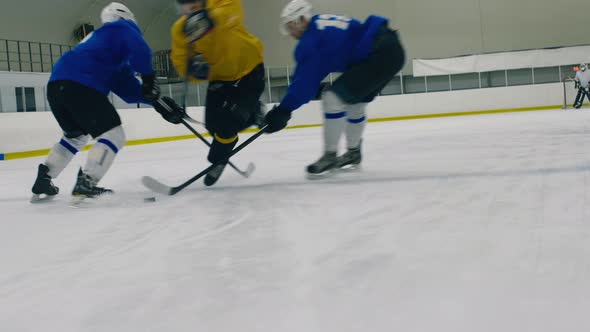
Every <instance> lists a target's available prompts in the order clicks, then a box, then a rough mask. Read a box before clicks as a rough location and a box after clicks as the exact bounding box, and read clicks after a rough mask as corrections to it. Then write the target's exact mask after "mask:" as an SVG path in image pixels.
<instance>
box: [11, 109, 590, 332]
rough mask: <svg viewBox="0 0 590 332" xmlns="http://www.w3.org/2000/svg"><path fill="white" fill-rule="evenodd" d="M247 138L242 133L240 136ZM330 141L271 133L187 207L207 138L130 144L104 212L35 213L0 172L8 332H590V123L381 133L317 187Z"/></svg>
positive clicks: (520, 118)
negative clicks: (172, 189) (167, 191)
mask: <svg viewBox="0 0 590 332" xmlns="http://www.w3.org/2000/svg"><path fill="white" fill-rule="evenodd" d="M243 140H244V138H243V137H242V141H243ZM320 140H321V129H320V128H313V129H299V130H290V131H285V132H282V133H280V134H277V135H273V136H263V137H262V138H261V139H260V140H259V141H257V142H255V143H254V144H252V145H251V146H249V147H248V148H246V149H245V150H244V151H243V152H242V153H240V155H239V156H238V157H237V158H235V159H234V162H235V163H236V164H238V165H242V166H243V167H245V166H246V164H247V163H248V162H250V161H253V162H255V163H256V165H257V170H256V172H255V173H254V175H253V177H252V178H251V179H243V178H241V177H240V176H239V175H238V174H237V173H236V172H234V171H233V170H232V169H230V168H228V169H226V171H225V173H224V176H223V177H222V179H221V180H220V182H219V184H218V185H217V186H216V187H214V188H205V187H204V186H203V185H202V183H201V182H200V181H199V182H198V183H196V184H195V185H193V186H191V187H189V188H188V189H187V190H186V191H183V192H181V193H180V194H178V195H177V196H175V197H161V196H157V201H156V202H155V203H144V202H143V198H144V197H148V196H153V195H152V194H150V193H149V192H148V191H147V190H146V189H144V188H143V187H142V185H141V183H140V181H139V179H140V177H141V176H142V175H151V176H154V177H156V178H158V179H160V180H162V181H163V182H166V183H170V184H178V183H180V182H182V181H184V180H185V179H188V178H190V177H191V176H193V175H194V174H196V173H197V172H199V171H200V170H201V169H202V168H204V167H205V166H207V164H206V163H205V155H206V150H205V148H204V145H203V144H202V143H201V142H199V141H197V140H187V141H178V142H173V143H161V144H154V145H146V146H137V147H128V148H126V149H124V150H123V151H122V153H120V155H119V158H118V159H117V161H116V162H115V165H114V166H113V168H112V170H111V172H110V173H109V174H108V175H107V177H106V178H105V179H104V180H103V182H102V183H101V184H102V185H105V186H107V187H110V188H113V189H114V190H115V191H117V195H116V196H115V197H113V198H112V199H110V200H108V201H102V202H99V203H97V204H95V205H93V206H90V207H87V208H82V209H73V208H70V207H69V206H68V200H69V197H68V193H69V191H70V190H71V188H72V186H73V183H74V178H75V173H76V171H77V169H76V167H77V166H79V165H81V164H82V163H83V160H84V158H85V154H81V155H79V156H78V157H77V158H76V159H75V160H74V163H73V165H71V166H70V167H69V168H68V169H67V170H66V172H64V174H62V176H61V177H60V178H58V179H57V180H56V181H55V182H56V184H57V185H58V186H60V188H61V189H62V194H61V195H60V197H59V199H57V200H56V201H54V202H51V203H48V204H43V205H30V204H28V199H29V190H30V187H31V185H32V182H33V180H34V176H35V172H36V165H37V164H38V163H39V162H41V161H42V160H43V158H35V159H23V160H15V161H4V162H0V331H10V332H21V331H35V332H38V331H60V332H66V331H72V332H81V331H84V332H86V331H97V332H98V331H101V332H102V331H109V332H112V331H121V332H129V331H173V332H185V331H186V332H189V331H191V332H193V331H203V332H217V331H224V332H225V331H228V332H230V331H231V332H235V331H244V332H246V331H247V332H254V331H261V332H347V331H359V332H361V331H362V332H377V331H383V332H386V331H388V332H389V331H404V332H409V331H412V332H414V331H415V332H419V331H420V332H430V331H452V332H462V331H465V332H476V331H477V332H482V331H486V332H487V331H489V332H498V331H502V332H506V331H514V332H517V331H518V332H524V331H535V332H544V331H547V332H549V331H588V330H590V314H589V313H590V226H589V224H590V219H589V218H590V207H589V203H590V195H589V193H588V190H589V188H590V183H589V182H588V177H589V172H590V156H589V154H590V112H588V111H567V112H564V111H545V112H527V113H513V114H498V115H487V116H475V117H458V118H442V119H429V120H417V121H402V122H388V123H374V124H369V125H368V127H367V131H366V137H365V144H364V157H365V161H364V169H363V171H362V172H359V173H351V174H340V175H338V176H335V177H332V178H330V179H327V180H324V181H315V182H310V181H308V180H306V179H305V178H304V173H303V170H304V167H305V165H307V164H308V163H310V162H312V161H314V160H315V159H317V158H318V157H319V156H320V150H321V143H320V142H321V141H320Z"/></svg>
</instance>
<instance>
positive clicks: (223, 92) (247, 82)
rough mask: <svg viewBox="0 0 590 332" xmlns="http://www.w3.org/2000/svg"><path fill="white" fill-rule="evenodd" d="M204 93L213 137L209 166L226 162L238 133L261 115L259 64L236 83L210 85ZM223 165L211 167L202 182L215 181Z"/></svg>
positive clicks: (261, 84) (260, 68)
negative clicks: (205, 93)
mask: <svg viewBox="0 0 590 332" xmlns="http://www.w3.org/2000/svg"><path fill="white" fill-rule="evenodd" d="M212 84H213V88H212V89H209V91H208V94H207V106H206V111H205V113H206V115H205V116H206V120H205V122H206V123H207V128H208V130H209V132H210V133H211V134H212V136H213V143H212V144H211V149H210V150H209V155H208V160H209V162H211V163H214V164H215V163H219V162H221V161H227V160H228V158H229V155H230V154H231V151H232V150H233V148H234V147H235V146H236V144H237V142H238V133H239V132H240V131H242V130H244V129H246V128H248V127H250V126H251V125H253V124H255V122H256V118H257V113H259V112H261V111H262V110H261V103H260V96H261V95H262V92H263V91H264V86H265V84H264V66H263V65H259V66H258V67H256V68H255V69H254V70H253V71H252V72H251V73H249V74H248V75H246V76H244V77H243V78H242V79H240V80H239V81H237V82H231V83H230V82H223V83H215V82H213V83H212ZM226 164H227V163H223V164H221V165H219V166H218V167H215V168H214V169H213V170H211V172H209V174H207V176H205V179H204V183H205V185H207V186H212V185H213V184H215V183H216V182H217V180H218V179H219V177H220V176H221V174H222V172H223V170H224V169H225V166H226Z"/></svg>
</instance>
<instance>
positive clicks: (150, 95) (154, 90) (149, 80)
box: [141, 74, 160, 103]
mask: <svg viewBox="0 0 590 332" xmlns="http://www.w3.org/2000/svg"><path fill="white" fill-rule="evenodd" d="M141 80H142V82H143V83H142V84H141V94H142V96H143V99H145V100H147V101H148V102H150V103H154V102H155V101H156V100H158V98H159V97H160V87H159V86H158V82H157V81H156V76H155V75H153V74H151V75H142V76H141Z"/></svg>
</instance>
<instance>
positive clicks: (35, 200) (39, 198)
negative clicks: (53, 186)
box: [29, 194, 55, 204]
mask: <svg viewBox="0 0 590 332" xmlns="http://www.w3.org/2000/svg"><path fill="white" fill-rule="evenodd" d="M54 198H55V195H45V194H40V195H37V194H34V195H33V197H31V200H30V201H29V202H30V203H31V204H39V203H47V202H51V201H52V200H53V199H54Z"/></svg>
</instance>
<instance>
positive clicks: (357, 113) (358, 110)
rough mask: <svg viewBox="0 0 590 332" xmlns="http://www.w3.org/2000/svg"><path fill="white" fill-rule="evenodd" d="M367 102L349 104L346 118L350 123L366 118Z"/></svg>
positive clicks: (359, 121)
mask: <svg viewBox="0 0 590 332" xmlns="http://www.w3.org/2000/svg"><path fill="white" fill-rule="evenodd" d="M366 110H367V104H365V103H360V104H354V105H350V107H348V109H347V110H346V118H347V119H348V122H350V123H361V122H364V121H365V120H366Z"/></svg>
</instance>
